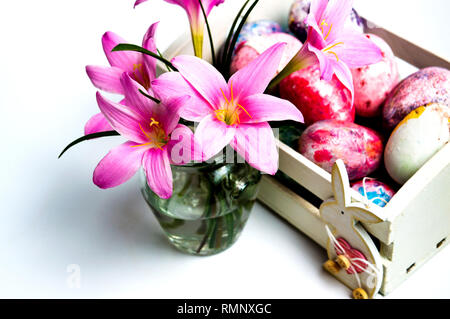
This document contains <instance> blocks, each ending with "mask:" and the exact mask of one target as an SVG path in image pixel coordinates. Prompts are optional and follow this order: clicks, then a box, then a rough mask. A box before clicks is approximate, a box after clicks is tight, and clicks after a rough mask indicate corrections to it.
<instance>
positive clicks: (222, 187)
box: [142, 162, 261, 256]
mask: <svg viewBox="0 0 450 319" xmlns="http://www.w3.org/2000/svg"><path fill="white" fill-rule="evenodd" d="M172 175H173V195H172V197H171V198H169V199H161V198H159V197H158V196H157V195H156V194H155V193H153V192H152V190H151V189H150V188H149V187H148V185H147V182H146V179H145V175H144V174H142V176H143V178H142V193H143V195H144V198H145V200H146V201H147V203H148V204H149V206H150V208H151V209H152V211H153V213H154V214H155V216H156V218H157V219H158V221H159V223H160V225H161V227H162V228H163V230H164V232H165V233H166V235H167V237H168V239H169V241H170V242H171V243H172V244H173V245H174V246H175V247H176V248H178V249H179V250H181V251H183V252H187V253H190V254H194V255H201V256H207V255H213V254H217V253H219V252H222V251H224V250H225V249H227V248H229V247H230V246H231V245H233V243H235V242H236V240H237V239H238V237H239V235H240V233H241V232H242V229H243V228H244V226H245V224H246V222H247V220H248V217H249V214H250V212H251V209H252V207H253V204H254V203H255V200H256V197H257V193H258V189H259V182H260V180H261V173H260V172H259V171H258V170H256V169H254V168H252V167H251V166H249V165H248V164H246V163H234V164H224V163H217V162H215V163H213V164H205V163H202V164H193V165H185V166H172Z"/></svg>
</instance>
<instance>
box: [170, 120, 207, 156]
mask: <svg viewBox="0 0 450 319" xmlns="http://www.w3.org/2000/svg"><path fill="white" fill-rule="evenodd" d="M170 138H171V140H170V142H169V143H168V144H167V152H168V154H169V158H170V162H171V163H172V164H173V165H184V164H187V163H190V162H192V161H203V153H202V150H201V145H200V144H199V143H198V142H197V139H196V138H195V135H194V133H193V132H192V130H191V129H190V128H189V127H187V126H185V125H182V124H178V125H177V127H175V129H174V130H173V131H172V134H171V136H170Z"/></svg>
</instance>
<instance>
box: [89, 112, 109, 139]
mask: <svg viewBox="0 0 450 319" xmlns="http://www.w3.org/2000/svg"><path fill="white" fill-rule="evenodd" d="M112 130H113V128H112V127H111V125H110V124H109V122H108V121H107V120H106V118H105V116H104V115H103V113H97V114H95V115H94V116H92V117H91V118H90V119H89V120H88V121H87V123H86V125H85V126H84V135H89V134H94V133H99V132H106V131H112Z"/></svg>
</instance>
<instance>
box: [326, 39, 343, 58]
mask: <svg viewBox="0 0 450 319" xmlns="http://www.w3.org/2000/svg"><path fill="white" fill-rule="evenodd" d="M341 44H344V42H337V43H335V44H333V45H331V46H329V47H327V48H325V49H323V50H322V51H323V52H328V53H331V54H333V55H334V56H335V57H336V60H337V61H338V62H339V57H338V55H337V54H336V52H333V51H330V50H331V49H332V48H334V47H335V46H338V45H341Z"/></svg>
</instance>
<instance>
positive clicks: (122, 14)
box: [0, 0, 450, 298]
mask: <svg viewBox="0 0 450 319" xmlns="http://www.w3.org/2000/svg"><path fill="white" fill-rule="evenodd" d="M227 1H238V0H227ZM265 1H268V0H265ZM133 2H134V0H96V1H88V0H78V1H60V0H53V1H52V0H47V1H45V0H41V1H36V0H28V1H2V4H1V5H0V34H1V38H0V39H1V40H0V41H1V42H0V43H1V44H0V48H1V50H0V75H1V76H0V108H1V116H0V121H1V123H0V124H1V125H0V132H1V138H0V141H1V142H0V143H1V156H0V297H8V298H10V297H39V298H42V297H43V298H46V297H54V298H55V297H59V298H67V297H69V298H72V297H75V298H79V297H85V298H89V297H126V298H128V297H137V298H141V297H143V298H155V297H157V298H216V297H219V298H241V297H242V298H347V297H348V296H349V293H350V292H349V290H348V289H347V288H346V287H344V286H343V285H341V284H340V283H338V282H337V281H335V280H334V279H332V278H331V277H330V276H329V275H327V274H326V273H325V272H324V271H323V270H322V268H321V265H322V262H324V261H325V259H326V253H325V251H324V250H322V249H321V248H319V247H318V246H317V245H315V244H314V243H313V242H312V241H311V240H310V239H308V238H307V237H306V236H304V235H302V234H301V233H299V232H297V231H295V230H294V229H293V228H292V227H290V226H289V225H288V224H286V223H285V222H283V221H282V220H281V219H279V218H278V217H276V216H275V215H274V214H272V213H271V212H270V211H268V210H267V209H266V208H264V207H262V206H261V205H259V204H258V205H256V207H255V209H254V211H253V213H252V215H251V218H250V220H249V222H248V225H247V227H246V229H245V230H244V232H243V235H242V237H241V238H240V239H239V240H238V242H237V244H236V245H235V246H233V247H232V248H231V249H230V250H228V251H226V252H224V253H222V254H220V255H217V256H213V257H208V258H199V257H192V256H188V255H184V254H181V253H179V252H178V251H176V250H175V249H173V248H171V246H169V244H168V243H167V242H166V239H165V238H164V237H163V235H162V232H161V230H160V228H159V225H158V224H157V222H156V220H155V218H154V217H153V215H152V214H151V213H150V211H149V209H148V208H147V207H146V205H145V203H144V201H143V199H142V198H141V195H140V193H139V192H138V182H137V178H134V179H133V180H131V181H130V182H128V183H127V184H125V185H123V186H121V187H118V188H116V189H112V190H108V191H102V190H99V189H98V188H96V187H95V186H94V185H93V184H92V182H91V178H92V171H93V169H94V168H95V165H96V164H97V162H98V161H99V160H100V159H101V157H102V156H103V155H104V154H106V152H107V151H108V149H109V148H110V147H112V146H113V145H116V144H117V143H119V141H118V138H108V139H104V140H103V141H93V142H88V143H84V144H82V145H79V146H77V147H76V148H75V149H72V150H71V151H70V152H68V153H67V154H66V155H65V156H64V157H63V158H62V159H60V160H57V155H58V153H59V152H60V151H61V149H62V148H63V147H64V146H65V145H66V144H67V143H68V142H69V141H71V140H72V139H74V138H76V137H79V136H80V135H82V132H83V131H82V128H83V125H84V123H85V121H86V120H87V119H88V118H89V117H90V115H92V114H94V113H96V112H97V106H96V103H95V92H96V90H95V88H94V87H92V85H91V84H90V81H89V80H88V78H87V76H86V74H85V71H84V66H85V65H86V64H97V65H106V63H107V61H106V59H105V57H104V55H103V52H102V49H101V43H100V38H101V35H102V34H103V33H104V32H105V31H106V30H111V31H115V32H117V33H118V34H120V35H122V36H123V37H125V38H126V39H127V40H129V41H130V42H133V43H140V41H141V37H142V35H143V34H144V32H145V30H146V28H147V27H148V26H149V25H150V23H152V22H154V21H156V20H161V24H160V29H159V38H158V43H159V48H160V49H161V50H164V49H165V48H166V47H167V46H168V45H169V44H170V43H171V41H173V40H174V39H175V38H176V37H177V36H178V35H180V34H182V33H183V32H184V31H185V28H186V27H187V20H186V18H185V16H184V13H183V12H182V10H181V9H179V8H178V7H175V6H173V5H170V4H167V3H165V2H163V1H162V0H151V1H149V3H146V4H145V5H142V6H141V7H139V8H138V9H136V10H133V8H132V7H133ZM262 2H264V1H262ZM355 6H356V8H357V9H358V10H359V11H360V13H361V14H362V15H364V16H366V17H368V18H369V19H371V20H373V21H376V22H377V23H379V24H381V25H383V26H386V27H388V28H390V29H391V30H393V31H394V32H396V33H398V34H400V35H402V36H404V37H406V38H408V39H410V40H412V41H414V42H416V43H418V44H419V45H421V46H423V47H425V48H427V49H429V50H430V51H433V52H436V53H438V54H440V55H441V56H443V57H446V58H447V59H448V58H449V55H450V44H449V41H448V39H449V32H448V13H449V9H450V6H449V1H448V0H415V1H413V0H408V1H406V0H376V1H375V0H357V1H356V5H355ZM219 11H220V10H218V9H216V10H215V14H220V13H219ZM424 213H426V212H424ZM411 235H412V236H414V234H411ZM70 264H77V265H79V267H80V270H81V287H80V288H79V289H76V288H75V289H71V288H70V287H69V286H68V285H67V279H68V276H69V275H70V274H69V273H68V272H67V267H68V265H70ZM449 268H450V248H446V249H444V250H443V251H442V252H441V253H440V254H438V255H437V256H436V257H434V258H433V259H432V260H431V261H430V262H429V263H427V264H426V265H425V266H424V267H422V268H421V269H419V270H418V271H417V272H416V273H415V274H414V275H412V276H411V278H410V279H409V280H408V281H406V282H405V283H404V284H403V285H402V286H401V287H399V288H398V289H397V290H396V291H395V292H393V293H392V294H391V295H389V297H391V298H420V297H425V298H430V297H447V298H448V297H450V272H449V271H448V269H449Z"/></svg>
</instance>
